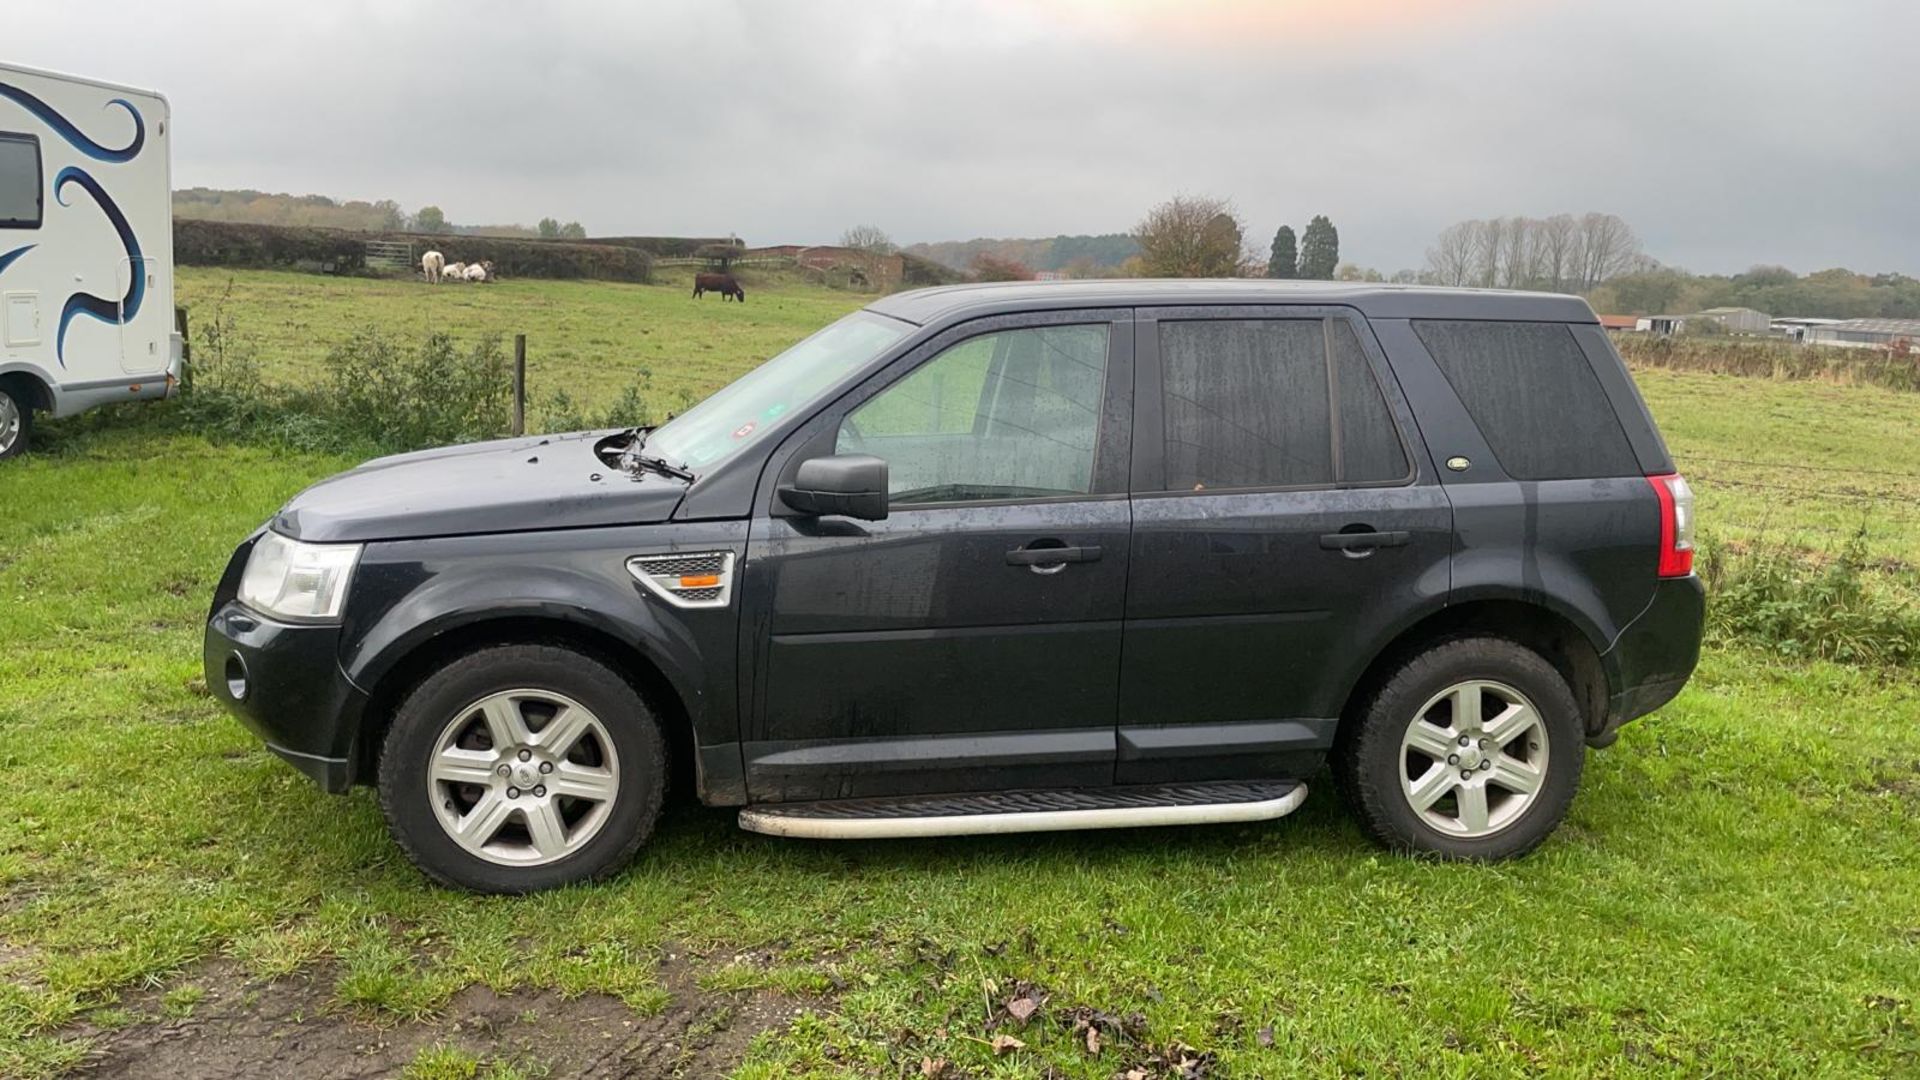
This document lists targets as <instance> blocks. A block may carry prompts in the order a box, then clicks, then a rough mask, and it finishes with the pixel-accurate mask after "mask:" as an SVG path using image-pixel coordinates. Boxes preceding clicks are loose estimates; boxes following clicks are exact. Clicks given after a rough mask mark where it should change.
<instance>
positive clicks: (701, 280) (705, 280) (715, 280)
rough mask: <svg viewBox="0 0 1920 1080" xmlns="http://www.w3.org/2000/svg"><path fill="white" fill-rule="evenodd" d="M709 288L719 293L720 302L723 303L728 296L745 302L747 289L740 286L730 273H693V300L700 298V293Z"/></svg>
mask: <svg viewBox="0 0 1920 1080" xmlns="http://www.w3.org/2000/svg"><path fill="white" fill-rule="evenodd" d="M709 289H711V290H713V291H714V292H717V293H719V294H720V302H721V303H725V302H726V300H727V297H729V296H731V297H733V298H734V299H735V300H738V301H740V302H741V303H743V304H744V303H746V302H747V290H745V289H743V288H741V287H740V283H739V282H737V281H735V280H733V275H732V274H695V275H693V298H694V299H695V300H698V299H700V297H701V295H702V294H703V293H705V292H706V291H707V290H709Z"/></svg>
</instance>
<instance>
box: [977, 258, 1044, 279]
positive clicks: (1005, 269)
mask: <svg viewBox="0 0 1920 1080" xmlns="http://www.w3.org/2000/svg"><path fill="white" fill-rule="evenodd" d="M973 280H975V281H1032V280H1033V268H1032V267H1029V266H1028V265H1027V264H1026V263H1023V262H1019V261H1016V260H1014V259H1003V258H1001V257H1000V256H998V255H977V256H975V257H974V260H973Z"/></svg>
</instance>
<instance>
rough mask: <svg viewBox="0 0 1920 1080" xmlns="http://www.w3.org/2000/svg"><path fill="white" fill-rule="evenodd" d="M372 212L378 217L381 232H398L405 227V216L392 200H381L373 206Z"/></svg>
mask: <svg viewBox="0 0 1920 1080" xmlns="http://www.w3.org/2000/svg"><path fill="white" fill-rule="evenodd" d="M373 210H374V212H375V213H377V214H379V215H380V225H379V228H380V231H381V232H399V231H401V230H402V229H405V228H406V227H407V215H406V213H405V212H404V211H402V210H401V209H400V204H399V203H397V202H394V201H393V200H392V199H381V200H380V201H379V202H377V203H374V204H373Z"/></svg>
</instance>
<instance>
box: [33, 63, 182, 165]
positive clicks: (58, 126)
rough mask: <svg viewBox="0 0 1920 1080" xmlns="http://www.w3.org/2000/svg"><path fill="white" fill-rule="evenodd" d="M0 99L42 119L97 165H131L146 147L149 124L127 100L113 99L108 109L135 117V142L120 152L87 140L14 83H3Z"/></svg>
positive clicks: (80, 132) (49, 108)
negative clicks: (4, 99)
mask: <svg viewBox="0 0 1920 1080" xmlns="http://www.w3.org/2000/svg"><path fill="white" fill-rule="evenodd" d="M0 98H8V99H10V100H12V101H14V102H16V103H18V104H19V105H20V107H21V108H23V109H26V110H27V111H28V112H30V113H32V114H33V115H35V116H37V117H39V118H40V121H41V122H42V123H44V124H46V125H47V126H48V127H50V128H52V129H53V130H54V132H55V134H57V135H59V136H60V137H61V138H63V139H65V140H67V141H68V142H70V143H72V144H73V148H74V149H75V150H78V151H80V152H81V153H83V154H85V155H87V156H88V157H90V158H93V159H94V160H95V161H107V162H113V163H116V164H117V163H119V162H124V161H132V160H133V159H134V157H135V156H137V155H138V154H139V153H140V148H141V147H142V146H145V145H146V143H147V123H146V121H145V120H142V119H141V118H140V110H139V109H136V108H134V107H133V102H131V101H128V100H127V99H126V98H114V99H113V100H112V101H109V102H107V104H108V105H118V106H120V107H121V108H123V109H125V110H127V115H128V116H131V117H133V141H132V142H130V143H128V144H127V145H125V146H123V147H121V148H120V149H118V150H116V149H114V148H113V147H110V146H102V145H101V144H99V143H97V142H94V141H93V140H92V139H90V138H88V137H87V134H86V132H84V131H81V130H80V129H79V128H78V127H75V126H74V124H73V121H71V120H68V119H67V118H66V117H64V116H61V115H60V114H59V112H57V111H56V110H55V109H54V107H53V106H51V105H49V104H47V103H46V102H44V101H41V100H40V99H39V98H37V97H34V96H33V95H32V94H29V93H27V92H26V91H25V90H22V89H20V88H19V87H17V86H14V85H13V84H11V83H4V82H0Z"/></svg>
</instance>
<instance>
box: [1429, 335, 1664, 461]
mask: <svg viewBox="0 0 1920 1080" xmlns="http://www.w3.org/2000/svg"><path fill="white" fill-rule="evenodd" d="M1413 325H1414V331H1415V332H1416V333H1418V334H1419V335H1420V340H1421V341H1422V342H1423V343H1425V345H1426V347H1427V351H1428V352H1429V353H1431V354H1433V359H1434V362H1435V363H1436V364H1438V365H1440V370H1441V372H1442V373H1444V374H1445V375H1446V377H1447V381H1448V382H1449V383H1452V384H1453V389H1454V392H1455V393H1457V394H1459V395H1460V400H1461V402H1462V403H1464V404H1465V405H1466V407H1467V412H1468V413H1469V414H1471V415H1472V417H1473V422H1474V423H1475V424H1477V425H1479V427H1480V433H1481V435H1483V436H1485V438H1486V440H1487V445H1488V447H1490V448H1491V449H1492V450H1493V456H1494V457H1496V458H1498V459H1499V460H1500V467H1501V468H1503V469H1505V470H1506V472H1507V475H1508V476H1511V477H1513V478H1514V479H1516V480H1585V479H1592V478H1595V477H1604V476H1636V475H1638V474H1639V472H1640V468H1639V463H1638V461H1637V460H1636V459H1635V458H1634V456H1633V448H1632V447H1631V446H1629V445H1628V443H1627V434H1626V432H1625V431H1624V430H1623V429H1622V428H1621V427H1620V420H1619V418H1618V417H1616V416H1615V415H1614V414H1613V405H1612V403H1611V402H1609V401H1608V400H1607V394H1606V391H1605V390H1604V389H1602V388H1601V386H1600V380H1599V379H1597V378H1595V377H1594V374H1593V367H1592V366H1591V365H1590V364H1588V363H1587V357H1586V354H1585V353H1583V352H1581V350H1580V343H1579V342H1577V341H1575V340H1574V337H1573V332H1572V331H1571V330H1570V329H1568V328H1567V326H1566V325H1565V324H1563V323H1510V322H1441V321H1434V320H1417V321H1415V322H1414V324H1413Z"/></svg>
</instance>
